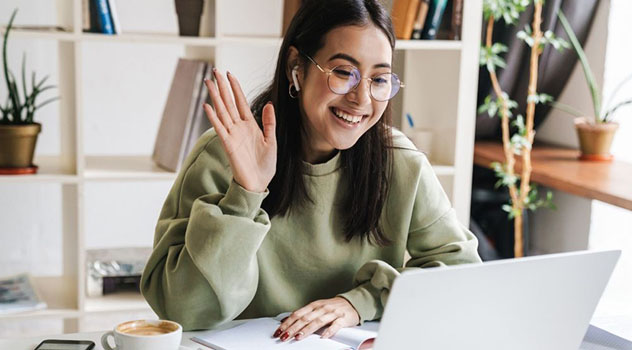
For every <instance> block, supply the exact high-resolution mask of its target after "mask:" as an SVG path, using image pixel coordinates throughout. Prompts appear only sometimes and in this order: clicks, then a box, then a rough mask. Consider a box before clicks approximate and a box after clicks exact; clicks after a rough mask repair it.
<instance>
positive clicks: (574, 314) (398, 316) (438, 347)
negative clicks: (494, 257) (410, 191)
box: [374, 250, 621, 350]
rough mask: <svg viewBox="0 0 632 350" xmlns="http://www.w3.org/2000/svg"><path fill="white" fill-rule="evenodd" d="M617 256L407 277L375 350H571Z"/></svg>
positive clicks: (539, 259) (572, 256) (537, 259)
mask: <svg viewBox="0 0 632 350" xmlns="http://www.w3.org/2000/svg"><path fill="white" fill-rule="evenodd" d="M620 255H621V251H619V250H615V251H581V252H571V253H562V254H551V255H541V256H534V257H526V258H520V259H510V260H498V261H492V262H486V263H483V264H468V265H460V266H448V267H443V268H432V269H419V270H415V271H406V272H404V273H402V274H401V275H400V276H399V277H398V278H396V279H395V282H394V283H393V287H392V289H391V292H390V296H389V299H388V302H387V304H386V307H385V309H384V314H383V316H382V320H381V322H380V326H379V330H378V337H377V339H376V341H375V344H374V345H375V346H374V349H375V350H393V349H423V350H452V349H454V350H456V349H458V350H464V349H467V350H478V349H480V350H483V349H485V350H495V349H499V350H500V349H502V350H521V349H525V350H527V349H528V350H548V349H550V350H577V349H579V347H580V344H581V342H582V339H583V337H584V334H585V333H586V329H587V328H588V325H589V322H590V319H591V317H592V314H593V312H594V311H595V308H596V307H597V303H598V301H599V298H600V297H601V294H602V293H603V290H604V288H605V287H606V284H607V283H608V280H609V279H610V275H611V274H612V271H613V269H614V266H615V264H616V262H617V260H618V259H619V256H620Z"/></svg>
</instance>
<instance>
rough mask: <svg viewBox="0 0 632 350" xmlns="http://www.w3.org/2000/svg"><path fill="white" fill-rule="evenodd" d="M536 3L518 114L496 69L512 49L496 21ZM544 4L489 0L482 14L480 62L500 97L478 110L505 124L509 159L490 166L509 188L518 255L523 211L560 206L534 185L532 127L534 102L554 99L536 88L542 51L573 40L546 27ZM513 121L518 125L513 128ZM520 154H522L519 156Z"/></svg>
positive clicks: (524, 36) (513, 17)
mask: <svg viewBox="0 0 632 350" xmlns="http://www.w3.org/2000/svg"><path fill="white" fill-rule="evenodd" d="M531 4H533V7H534V10H533V22H532V25H531V26H529V25H527V26H526V27H525V29H524V30H522V31H520V32H518V34H517V38H518V39H520V40H523V41H524V42H525V43H526V44H527V45H528V46H529V47H530V48H531V50H530V60H529V67H528V69H529V73H530V74H529V88H528V96H527V109H526V116H524V117H523V116H522V115H520V114H518V115H514V113H513V110H514V109H516V107H517V106H518V103H517V102H516V101H514V100H512V99H511V98H510V96H509V94H508V93H507V92H505V91H503V89H502V86H501V85H500V81H499V79H498V76H497V74H496V70H497V69H498V68H504V67H505V66H506V63H505V60H504V59H503V57H502V56H501V55H502V54H503V53H504V52H507V47H506V46H505V45H503V44H501V43H494V42H493V40H492V38H493V35H492V33H493V30H494V23H495V22H496V21H504V22H505V23H506V24H507V25H514V24H516V23H517V22H518V19H519V16H520V13H522V12H523V11H525V10H526V9H527V7H528V6H530V5H531ZM542 4H543V0H484V1H483V16H484V18H485V20H486V22H487V30H486V32H485V38H484V41H483V44H482V46H481V51H480V64H481V65H482V66H485V67H486V68H487V72H488V73H489V76H490V79H491V81H492V86H493V89H494V95H495V96H492V95H490V96H487V98H485V102H484V104H483V105H481V106H480V107H479V109H478V113H483V112H487V113H488V115H489V116H490V117H495V116H496V115H499V117H500V119H501V126H502V143H503V153H504V156H505V161H504V162H503V163H502V164H501V163H499V162H494V163H492V164H491V167H492V168H493V169H494V172H495V173H496V177H498V182H497V183H496V187H500V186H505V187H507V189H508V192H509V203H507V204H504V205H503V206H502V209H503V210H504V211H506V212H507V213H508V217H509V219H513V224H514V257H522V256H524V254H525V249H524V244H523V242H524V235H523V215H524V213H525V212H526V211H527V210H532V211H533V210H536V209H538V208H540V207H547V208H555V206H554V205H553V202H552V193H551V192H550V191H548V192H547V193H546V195H545V196H542V195H541V194H539V193H538V189H537V187H536V186H535V185H532V184H531V148H532V145H533V138H534V136H535V131H534V130H533V125H534V115H535V106H536V104H539V103H544V102H550V100H552V98H551V96H548V95H546V94H542V93H538V92H537V87H538V86H537V85H538V79H537V78H538V64H539V56H540V55H541V54H542V50H543V49H544V47H545V46H546V45H553V47H554V48H556V49H558V50H562V49H564V48H566V47H567V46H568V43H566V41H564V40H563V39H561V38H557V37H556V36H555V35H554V34H553V32H551V31H546V32H542V29H541V24H542ZM510 126H514V127H515V130H516V131H515V132H514V133H512V131H511V128H510ZM518 157H520V158H518ZM518 162H521V163H522V169H521V170H520V171H518V169H516V163H518Z"/></svg>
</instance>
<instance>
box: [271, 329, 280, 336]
mask: <svg viewBox="0 0 632 350" xmlns="http://www.w3.org/2000/svg"><path fill="white" fill-rule="evenodd" d="M279 335H281V330H280V329H277V330H276V331H275V332H274V335H273V337H275V338H278V337H279Z"/></svg>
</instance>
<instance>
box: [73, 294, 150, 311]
mask: <svg viewBox="0 0 632 350" xmlns="http://www.w3.org/2000/svg"><path fill="white" fill-rule="evenodd" d="M150 310H151V308H150V307H149V304H147V302H146V301H145V299H144V298H143V296H142V295H141V294H140V293H135V292H122V293H114V294H110V295H105V296H102V297H86V299H85V301H84V312H85V313H87V314H91V313H106V312H119V311H150Z"/></svg>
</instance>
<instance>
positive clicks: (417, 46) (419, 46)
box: [395, 40, 463, 51]
mask: <svg viewBox="0 0 632 350" xmlns="http://www.w3.org/2000/svg"><path fill="white" fill-rule="evenodd" d="M461 48H463V43H462V42H461V41H459V40H397V42H396V43H395V50H456V51H458V50H461Z"/></svg>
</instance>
